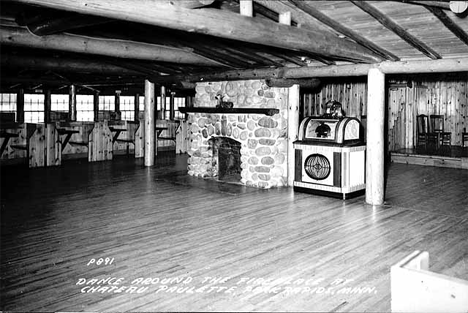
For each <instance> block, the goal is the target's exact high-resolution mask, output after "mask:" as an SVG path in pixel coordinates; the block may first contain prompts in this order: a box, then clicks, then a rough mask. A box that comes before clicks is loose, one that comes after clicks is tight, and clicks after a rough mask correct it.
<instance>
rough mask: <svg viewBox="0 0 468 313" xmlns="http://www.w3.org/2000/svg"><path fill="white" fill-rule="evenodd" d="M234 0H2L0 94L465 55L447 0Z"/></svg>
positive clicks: (461, 31) (467, 41) (466, 39)
mask: <svg viewBox="0 0 468 313" xmlns="http://www.w3.org/2000/svg"><path fill="white" fill-rule="evenodd" d="M239 1H241V0H179V1H175V0H173V1H169V0H167V1H166V0H153V1H151V0H141V1H136V0H101V1H99V0H94V1H85V0H75V1H72V0H68V1H67V0H49V1H45V0H16V1H3V0H2V1H1V4H0V5H1V8H0V15H1V17H0V19H1V20H0V21H1V42H0V43H1V49H0V51H1V88H2V90H5V89H14V88H25V89H31V88H52V89H60V88H64V86H68V85H69V84H76V85H78V86H82V87H83V88H88V89H97V90H102V89H105V88H113V89H116V88H130V86H137V87H138V88H142V86H143V81H144V79H150V80H151V81H153V82H155V83H157V84H163V85H168V86H172V87H173V88H182V87H184V86H185V87H186V86H189V84H187V82H193V81H197V80H200V79H201V78H202V77H204V75H206V76H207V77H209V76H210V75H213V74H214V73H216V74H220V73H223V72H232V71H239V77H243V76H242V75H243V74H245V73H252V72H251V71H253V70H268V69H270V70H271V71H281V69H284V68H292V67H306V66H307V67H316V66H320V67H323V66H329V65H341V64H358V63H378V62H381V61H392V62H396V61H413V60H438V59H453V58H466V57H468V35H467V33H468V18H467V17H466V12H465V13H464V14H461V15H460V14H455V13H454V12H452V11H451V10H450V8H449V2H448V1H301V0H276V1H271V0H254V2H253V17H246V16H241V15H240V2H239ZM242 1H243V0H242ZM287 12H290V15H291V26H286V25H283V24H280V23H279V17H280V14H281V16H282V17H287V16H288V15H287V14H288V13H287ZM249 71H250V72H249Z"/></svg>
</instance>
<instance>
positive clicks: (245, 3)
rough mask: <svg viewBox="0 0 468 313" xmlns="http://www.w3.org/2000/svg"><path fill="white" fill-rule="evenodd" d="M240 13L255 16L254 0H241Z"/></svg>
mask: <svg viewBox="0 0 468 313" xmlns="http://www.w3.org/2000/svg"><path fill="white" fill-rule="evenodd" d="M239 4H240V14H241V15H245V16H250V17H252V16H253V1H252V0H240V1H239Z"/></svg>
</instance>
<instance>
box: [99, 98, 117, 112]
mask: <svg viewBox="0 0 468 313" xmlns="http://www.w3.org/2000/svg"><path fill="white" fill-rule="evenodd" d="M99 111H115V96H99Z"/></svg>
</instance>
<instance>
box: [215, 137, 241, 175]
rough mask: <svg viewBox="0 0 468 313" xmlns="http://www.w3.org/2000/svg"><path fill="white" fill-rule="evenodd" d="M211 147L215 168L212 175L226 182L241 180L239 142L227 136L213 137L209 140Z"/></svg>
mask: <svg viewBox="0 0 468 313" xmlns="http://www.w3.org/2000/svg"><path fill="white" fill-rule="evenodd" d="M209 141H210V142H211V145H212V149H213V164H216V166H215V168H217V173H216V170H215V172H214V175H213V176H218V180H222V181H227V182H240V180H241V178H242V177H241V172H242V168H241V151H240V150H241V143H240V142H238V141H236V140H234V139H231V138H228V137H213V138H211V139H210V140H209Z"/></svg>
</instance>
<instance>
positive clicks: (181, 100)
mask: <svg viewBox="0 0 468 313" xmlns="http://www.w3.org/2000/svg"><path fill="white" fill-rule="evenodd" d="M170 101H171V98H170V97H166V111H165V114H166V116H165V118H166V119H169V114H170V107H171V102H170ZM139 104H140V107H139V110H140V112H144V111H145V97H144V96H140V98H139ZM181 107H185V97H174V111H175V115H174V118H175V119H181V120H182V119H184V118H185V114H184V113H180V111H179V108H181ZM156 109H157V110H158V111H159V110H161V97H157V100H156Z"/></svg>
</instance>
